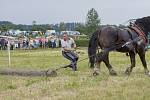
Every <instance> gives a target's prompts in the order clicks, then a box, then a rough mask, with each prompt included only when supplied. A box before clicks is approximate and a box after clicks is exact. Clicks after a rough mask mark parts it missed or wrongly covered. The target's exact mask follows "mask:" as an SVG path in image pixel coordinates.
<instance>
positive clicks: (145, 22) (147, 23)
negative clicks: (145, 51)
mask: <svg viewBox="0 0 150 100" xmlns="http://www.w3.org/2000/svg"><path fill="white" fill-rule="evenodd" d="M135 24H136V25H138V26H139V27H141V29H143V31H144V32H145V35H146V36H147V34H148V32H150V16H147V17H143V18H139V19H136V21H135Z"/></svg>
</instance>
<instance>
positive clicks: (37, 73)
mask: <svg viewBox="0 0 150 100" xmlns="http://www.w3.org/2000/svg"><path fill="white" fill-rule="evenodd" d="M0 74H1V75H11V76H47V77H54V76H57V73H56V71H55V70H50V69H49V70H43V71H38V70H25V69H0Z"/></svg>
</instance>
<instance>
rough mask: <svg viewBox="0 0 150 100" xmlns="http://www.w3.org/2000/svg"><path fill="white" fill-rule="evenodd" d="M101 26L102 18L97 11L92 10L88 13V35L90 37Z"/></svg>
mask: <svg viewBox="0 0 150 100" xmlns="http://www.w3.org/2000/svg"><path fill="white" fill-rule="evenodd" d="M99 26H100V18H99V15H98V13H97V11H96V10H95V9H94V8H92V9H90V10H89V11H88V14H87V18H86V34H87V35H88V36H89V37H90V36H91V35H92V33H93V32H94V31H96V29H98V28H99Z"/></svg>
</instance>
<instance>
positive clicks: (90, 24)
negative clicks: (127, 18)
mask: <svg viewBox="0 0 150 100" xmlns="http://www.w3.org/2000/svg"><path fill="white" fill-rule="evenodd" d="M100 25H101V20H100V17H99V15H98V13H97V11H96V10H95V9H94V8H91V9H90V10H89V11H88V13H87V15H86V21H85V22H84V23H79V22H76V23H64V22H60V23H59V24H55V25H53V24H37V23H36V21H33V22H32V25H23V24H18V25H17V24H14V23H12V22H9V21H0V31H1V32H6V31H8V30H9V29H14V30H17V29H19V30H21V31H41V32H45V31H46V30H56V31H58V32H60V31H65V30H66V31H79V32H80V33H81V34H86V35H88V36H89V37H90V36H91V34H92V33H93V32H94V31H95V30H96V29H98V28H100Z"/></svg>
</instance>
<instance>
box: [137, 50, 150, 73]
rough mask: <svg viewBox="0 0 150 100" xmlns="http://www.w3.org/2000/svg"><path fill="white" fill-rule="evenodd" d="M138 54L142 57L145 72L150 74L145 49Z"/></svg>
mask: <svg viewBox="0 0 150 100" xmlns="http://www.w3.org/2000/svg"><path fill="white" fill-rule="evenodd" d="M138 54H139V56H140V59H141V61H142V64H143V66H144V72H145V74H146V75H149V76H150V73H149V70H148V68H147V63H146V60H145V51H143V52H140V53H138Z"/></svg>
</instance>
